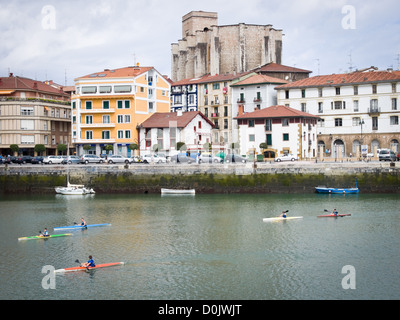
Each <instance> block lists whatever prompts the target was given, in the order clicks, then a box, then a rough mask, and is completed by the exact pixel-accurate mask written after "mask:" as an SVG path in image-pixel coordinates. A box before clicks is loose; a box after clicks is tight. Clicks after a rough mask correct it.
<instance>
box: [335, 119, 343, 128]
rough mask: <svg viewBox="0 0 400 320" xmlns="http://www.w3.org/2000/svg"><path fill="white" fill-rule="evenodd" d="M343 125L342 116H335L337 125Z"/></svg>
mask: <svg viewBox="0 0 400 320" xmlns="http://www.w3.org/2000/svg"><path fill="white" fill-rule="evenodd" d="M342 126H343V120H342V118H335V127H342Z"/></svg>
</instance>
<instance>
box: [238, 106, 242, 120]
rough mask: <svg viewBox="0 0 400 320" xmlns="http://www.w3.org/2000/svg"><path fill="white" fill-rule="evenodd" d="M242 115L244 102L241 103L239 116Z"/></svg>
mask: <svg viewBox="0 0 400 320" xmlns="http://www.w3.org/2000/svg"><path fill="white" fill-rule="evenodd" d="M241 115H243V105H242V104H240V105H239V112H238V116H239V117H240V116H241Z"/></svg>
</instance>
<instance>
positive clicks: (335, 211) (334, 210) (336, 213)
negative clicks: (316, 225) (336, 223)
mask: <svg viewBox="0 0 400 320" xmlns="http://www.w3.org/2000/svg"><path fill="white" fill-rule="evenodd" d="M333 214H334V215H335V216H336V217H337V215H338V212H337V210H336V209H333Z"/></svg>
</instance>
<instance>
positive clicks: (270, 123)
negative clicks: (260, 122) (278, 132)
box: [265, 119, 272, 131]
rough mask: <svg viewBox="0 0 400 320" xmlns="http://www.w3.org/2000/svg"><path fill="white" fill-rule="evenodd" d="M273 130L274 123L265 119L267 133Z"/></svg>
mask: <svg viewBox="0 0 400 320" xmlns="http://www.w3.org/2000/svg"><path fill="white" fill-rule="evenodd" d="M271 130H272V121H271V119H265V131H271Z"/></svg>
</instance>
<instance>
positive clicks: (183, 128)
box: [139, 111, 214, 156]
mask: <svg viewBox="0 0 400 320" xmlns="http://www.w3.org/2000/svg"><path fill="white" fill-rule="evenodd" d="M213 127H214V125H213V123H212V122H211V121H210V120H208V119H207V118H206V117H205V116H204V115H203V114H202V113H201V112H199V111H188V112H182V111H178V112H167V113H159V112H157V113H154V114H152V115H151V116H150V117H149V118H148V119H147V120H145V121H144V122H143V123H141V124H140V131H139V136H140V145H139V150H140V155H145V154H151V153H153V152H156V151H157V152H162V153H165V154H166V155H167V156H170V155H174V154H176V153H178V152H179V150H178V149H177V143H178V142H184V143H185V145H186V148H187V151H189V152H198V151H199V150H202V149H203V146H204V144H205V143H211V129H212V128H213ZM207 151H208V150H207Z"/></svg>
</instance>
